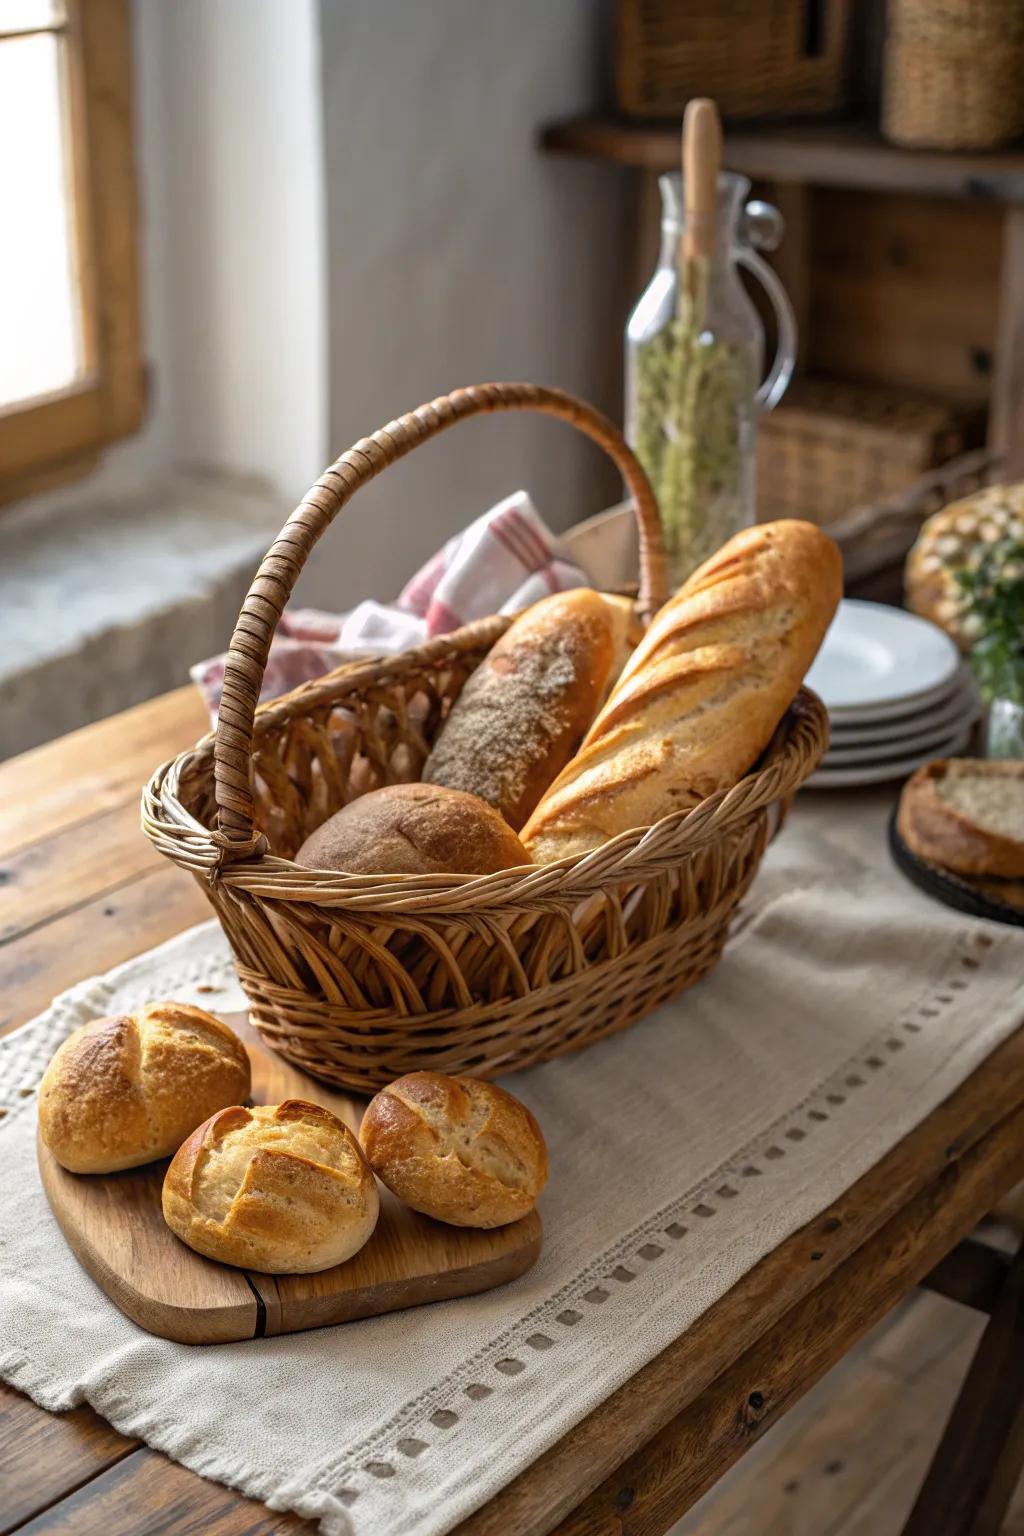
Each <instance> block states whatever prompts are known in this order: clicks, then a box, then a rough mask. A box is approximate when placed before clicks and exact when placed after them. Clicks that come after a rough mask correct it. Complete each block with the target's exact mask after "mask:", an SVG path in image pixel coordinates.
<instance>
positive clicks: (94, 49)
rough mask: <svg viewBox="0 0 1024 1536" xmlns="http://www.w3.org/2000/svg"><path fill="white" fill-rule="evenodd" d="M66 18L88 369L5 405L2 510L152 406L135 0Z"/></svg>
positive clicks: (76, 7)
mask: <svg viewBox="0 0 1024 1536" xmlns="http://www.w3.org/2000/svg"><path fill="white" fill-rule="evenodd" d="M64 10H65V16H66V20H65V22H64V24H63V26H62V29H61V30H62V31H63V33H64V37H65V65H66V71H67V103H68V107H67V121H66V124H65V138H66V144H67V154H68V163H69V169H70V194H71V199H72V205H73V206H72V218H73V229H74V234H75V248H76V264H77V273H78V284H79V302H80V305H81V319H82V350H83V363H84V366H83V372H82V376H81V377H80V378H79V379H76V380H75V382H74V383H73V384H71V385H69V386H68V387H67V388H65V389H61V390H57V391H54V392H53V393H52V394H47V395H40V396H37V397H34V398H33V399H31V400H27V401H24V402H20V401H17V402H14V403H13V404H11V405H8V406H4V407H0V501H11V500H14V499H15V498H17V497H20V496H25V495H27V494H29V493H30V492H33V491H37V490H42V489H45V488H46V487H47V486H49V485H54V484H59V483H62V482H64V481H67V480H70V479H74V478H77V477H78V476H79V475H81V474H84V473H86V472H87V471H88V470H89V469H90V468H91V467H92V466H93V464H95V462H96V458H97V454H98V451H99V449H100V448H102V447H103V446H104V445H106V444H108V443H111V442H114V441H115V440H117V439H118V438H121V437H127V436H129V435H130V434H131V433H133V432H135V431H137V430H138V428H139V426H140V425H141V423H142V419H143V414H144V409H145V397H146V388H145V373H144V369H143V364H142V356H141V323H140V314H139V272H138V254H137V229H138V210H137V201H136V188H135V155H134V142H133V121H134V120H133V99H132V58H131V26H130V16H129V0H64ZM47 30H49V29H47ZM0 47H3V42H2V41H0Z"/></svg>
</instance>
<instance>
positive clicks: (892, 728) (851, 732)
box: [829, 667, 981, 746]
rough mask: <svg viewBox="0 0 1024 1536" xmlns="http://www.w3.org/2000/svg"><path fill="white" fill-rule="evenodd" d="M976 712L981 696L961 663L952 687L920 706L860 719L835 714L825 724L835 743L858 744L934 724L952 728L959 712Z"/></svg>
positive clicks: (894, 737) (891, 739)
mask: <svg viewBox="0 0 1024 1536" xmlns="http://www.w3.org/2000/svg"><path fill="white" fill-rule="evenodd" d="M979 713H981V700H979V699H978V688H976V685H975V680H973V677H972V676H970V673H969V671H967V668H966V667H964V668H963V673H961V676H960V677H958V679H956V682H955V684H953V687H952V690H949V691H943V693H941V694H940V697H938V699H936V700H935V702H933V703H929V705H926V707H924V708H923V710H913V711H910V713H907V714H883V716H874V714H872V716H867V714H866V716H864V719H863V720H861V719H860V717H858V719H855V720H851V719H849V717H847V716H846V714H837V716H834V717H831V719H829V728H831V733H832V742H834V743H835V745H837V746H840V745H841V746H854V745H858V746H860V745H863V743H866V742H895V740H900V739H903V737H907V736H915V734H917V733H918V731H930V730H935V727H938V725H949V727H950V730H952V727H953V725H956V723H958V722H960V719H961V716H967V714H979Z"/></svg>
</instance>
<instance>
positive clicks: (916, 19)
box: [882, 0, 1024, 149]
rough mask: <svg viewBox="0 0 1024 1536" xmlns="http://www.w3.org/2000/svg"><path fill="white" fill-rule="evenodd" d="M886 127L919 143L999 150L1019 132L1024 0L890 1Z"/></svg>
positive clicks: (899, 140)
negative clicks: (1022, 0) (1023, 1)
mask: <svg viewBox="0 0 1024 1536" xmlns="http://www.w3.org/2000/svg"><path fill="white" fill-rule="evenodd" d="M882 131H883V133H884V134H885V136H886V138H888V139H891V140H892V141H893V143H895V144H904V145H906V146H907V147H908V148H914V149H997V148H998V147H999V146H1000V145H1002V144H1009V143H1011V142H1012V141H1013V140H1014V139H1016V138H1019V137H1020V135H1021V134H1022V133H1024V4H1022V3H1021V0H889V7H888V16H887V30H886V41H885V55H884V67H883V88H882Z"/></svg>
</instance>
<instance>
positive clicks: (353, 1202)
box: [163, 1099, 380, 1275]
mask: <svg viewBox="0 0 1024 1536" xmlns="http://www.w3.org/2000/svg"><path fill="white" fill-rule="evenodd" d="M163 1211H164V1220H165V1221H166V1222H167V1225H168V1226H169V1227H170V1229H171V1231H172V1232H173V1233H174V1234H175V1236H176V1237H180V1238H181V1240H182V1242H183V1243H187V1244H188V1246H189V1247H190V1248H194V1249H195V1250H196V1252H197V1253H202V1254H205V1256H206V1257H207V1258H208V1259H217V1260H219V1262H220V1263H222V1264H236V1265H238V1266H239V1268H241V1269H257V1270H262V1271H264V1272H265V1273H267V1274H270V1275H293V1274H294V1275H308V1274H313V1273H315V1272H316V1271H317V1270H321V1269H330V1268H331V1267H332V1266H333V1265H335V1264H341V1263H343V1262H344V1260H345V1259H350V1258H351V1257H352V1255H353V1254H354V1253H358V1252H359V1249H360V1248H362V1246H363V1245H364V1243H366V1242H367V1240H368V1239H369V1237H370V1236H371V1234H372V1232H373V1229H374V1227H375V1226H376V1225H377V1216H378V1213H379V1211H380V1197H379V1196H378V1194H377V1186H376V1184H375V1183H374V1181H373V1174H372V1173H371V1172H370V1170H369V1168H368V1167H367V1165H366V1159H365V1158H364V1157H363V1154H362V1151H361V1150H360V1147H359V1143H358V1141H357V1140H356V1138H355V1136H353V1134H352V1132H351V1131H350V1130H349V1128H348V1126H347V1125H344V1124H343V1123H342V1122H341V1121H340V1120H339V1119H338V1117H337V1116H336V1115H332V1114H331V1112H330V1110H328V1109H322V1108H321V1107H320V1105H319V1104H307V1103H305V1102H304V1101H303V1100H302V1099H286V1100H285V1102H284V1103H283V1104H259V1105H257V1106H256V1107H255V1108H254V1109H242V1108H240V1107H239V1106H237V1105H236V1106H234V1107H233V1108H231V1109H222V1110H221V1111H220V1113H219V1114H216V1115H213V1116H212V1117H211V1118H210V1119H209V1120H207V1121H206V1122H205V1124H203V1125H201V1126H199V1128H198V1129H197V1130H195V1131H193V1133H192V1135H191V1136H190V1137H189V1138H188V1140H187V1141H186V1142H185V1143H184V1145H183V1146H182V1147H180V1148H179V1149H178V1151H177V1152H176V1153H175V1156H174V1159H173V1161H172V1162H171V1166H170V1167H169V1168H168V1170H167V1175H166V1177H165V1179H164V1190H163Z"/></svg>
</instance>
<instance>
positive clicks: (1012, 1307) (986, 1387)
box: [903, 1247, 1024, 1536]
mask: <svg viewBox="0 0 1024 1536" xmlns="http://www.w3.org/2000/svg"><path fill="white" fill-rule="evenodd" d="M1022 1467H1024V1247H1022V1248H1021V1250H1020V1252H1019V1253H1018V1254H1017V1256H1016V1258H1015V1259H1014V1261H1013V1263H1012V1264H1011V1265H1010V1268H1009V1270H1008V1272H1007V1276H1006V1280H1005V1282H1004V1284H1003V1287H1002V1290H1001V1291H1000V1294H999V1297H998V1300H997V1301H996V1303H995V1305H994V1306H993V1308H992V1314H991V1317H990V1319H989V1323H988V1326H987V1327H986V1329H985V1332H984V1334H983V1335H982V1338H981V1343H980V1344H979V1345H978V1350H977V1353H976V1354H975V1356H974V1359H973V1361H972V1362H971V1367H970V1370H969V1371H968V1372H967V1379H966V1380H965V1382H964V1384H963V1387H962V1389H961V1392H960V1396H959V1397H958V1398H957V1400H956V1402H955V1403H954V1405H953V1411H952V1413H951V1414H950V1417H949V1422H948V1423H947V1425H946V1429H945V1433H944V1434H943V1436H942V1439H941V1441H940V1442H939V1448H938V1450H937V1451H936V1453H935V1459H934V1460H933V1462H932V1464H931V1467H930V1468H929V1471H928V1475H927V1477H926V1478H925V1480H924V1484H923V1486H922V1488H921V1492H920V1493H919V1494H918V1496H917V1502H916V1503H915V1505H914V1508H913V1509H912V1510H911V1513H910V1519H909V1520H908V1521H907V1523H906V1525H905V1526H904V1528H903V1536H935V1532H936V1531H942V1533H943V1536H997V1533H998V1532H999V1530H1000V1529H1001V1527H1002V1523H1003V1517H1004V1515H1005V1514H1006V1510H1007V1507H1008V1506H1009V1503H1010V1500H1011V1498H1012V1497H1013V1493H1014V1490H1015V1488H1016V1486H1017V1482H1018V1479H1019V1477H1020V1473H1021V1469H1022Z"/></svg>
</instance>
